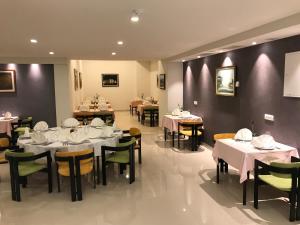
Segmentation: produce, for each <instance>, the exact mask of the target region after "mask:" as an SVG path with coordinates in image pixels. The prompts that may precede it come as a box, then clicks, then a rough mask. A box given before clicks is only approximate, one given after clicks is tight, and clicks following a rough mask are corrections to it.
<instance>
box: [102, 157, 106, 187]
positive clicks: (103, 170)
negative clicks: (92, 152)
mask: <svg viewBox="0 0 300 225" xmlns="http://www.w3.org/2000/svg"><path fill="white" fill-rule="evenodd" d="M102 185H106V164H105V162H103V161H102Z"/></svg>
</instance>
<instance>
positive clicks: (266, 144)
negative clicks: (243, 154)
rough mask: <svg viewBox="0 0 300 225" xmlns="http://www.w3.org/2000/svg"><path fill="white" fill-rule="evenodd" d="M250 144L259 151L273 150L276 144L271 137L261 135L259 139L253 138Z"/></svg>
mask: <svg viewBox="0 0 300 225" xmlns="http://www.w3.org/2000/svg"><path fill="white" fill-rule="evenodd" d="M251 144H252V145H253V146H254V147H256V148H260V149H274V148H275V146H276V142H275V140H274V138H273V137H272V136H271V135H268V134H263V135H260V136H259V137H254V138H253V140H252V142H251Z"/></svg>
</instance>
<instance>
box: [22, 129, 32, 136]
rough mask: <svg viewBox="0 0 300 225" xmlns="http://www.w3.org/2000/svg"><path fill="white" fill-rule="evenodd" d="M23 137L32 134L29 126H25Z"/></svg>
mask: <svg viewBox="0 0 300 225" xmlns="http://www.w3.org/2000/svg"><path fill="white" fill-rule="evenodd" d="M23 137H25V138H28V137H30V134H29V127H25V129H24V135H23Z"/></svg>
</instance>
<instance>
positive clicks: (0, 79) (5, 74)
mask: <svg viewBox="0 0 300 225" xmlns="http://www.w3.org/2000/svg"><path fill="white" fill-rule="evenodd" d="M15 82H16V80H15V71H14V70H1V71H0V92H16V84H15Z"/></svg>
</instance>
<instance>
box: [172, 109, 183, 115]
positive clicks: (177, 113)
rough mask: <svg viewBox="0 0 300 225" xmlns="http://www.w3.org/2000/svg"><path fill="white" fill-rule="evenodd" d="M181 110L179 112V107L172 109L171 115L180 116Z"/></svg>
mask: <svg viewBox="0 0 300 225" xmlns="http://www.w3.org/2000/svg"><path fill="white" fill-rule="evenodd" d="M180 114H181V112H180V109H178V108H176V109H174V110H173V111H172V115H173V116H180Z"/></svg>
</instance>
